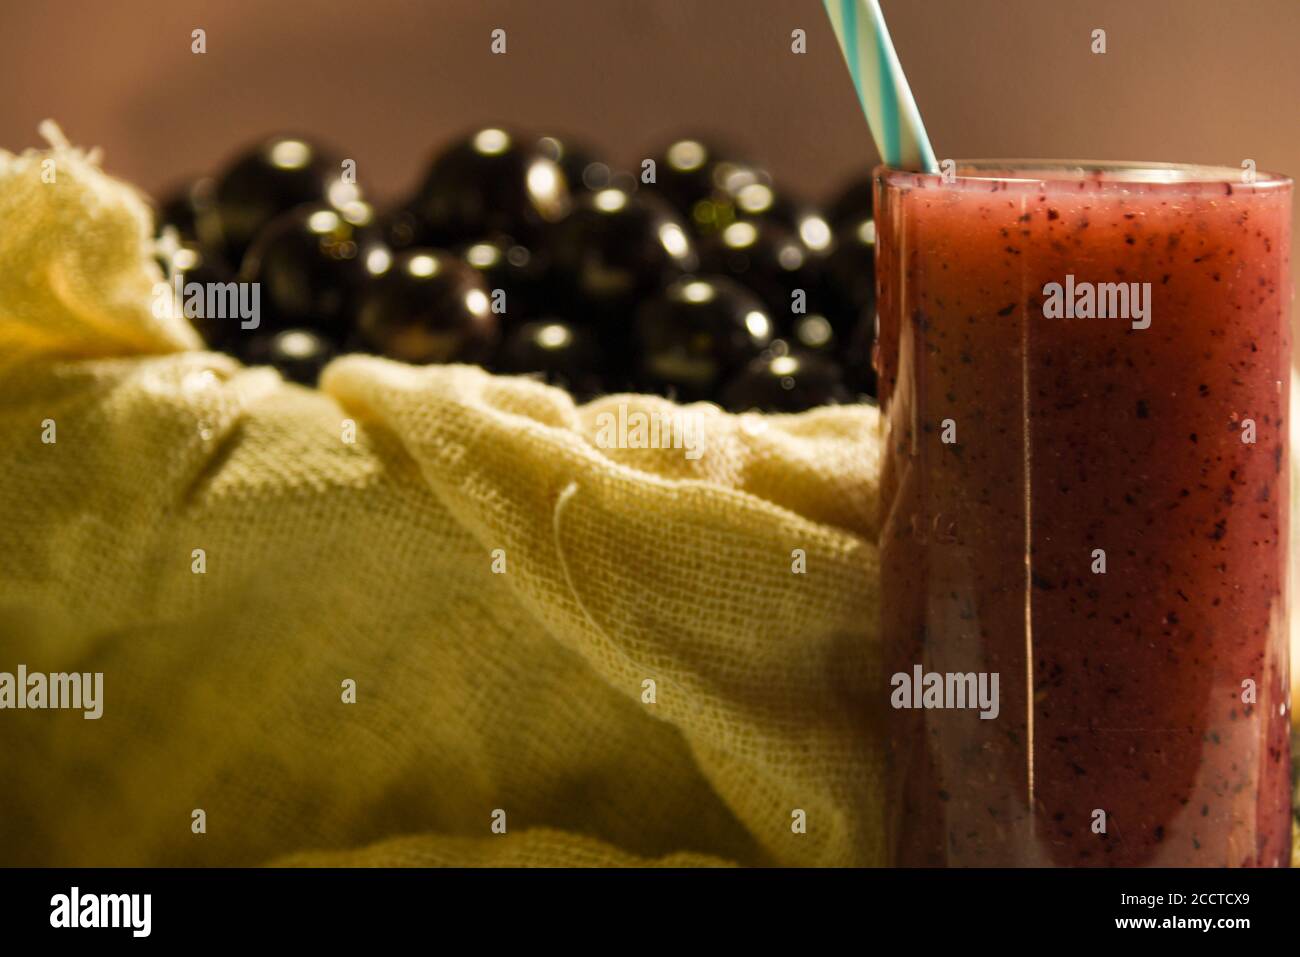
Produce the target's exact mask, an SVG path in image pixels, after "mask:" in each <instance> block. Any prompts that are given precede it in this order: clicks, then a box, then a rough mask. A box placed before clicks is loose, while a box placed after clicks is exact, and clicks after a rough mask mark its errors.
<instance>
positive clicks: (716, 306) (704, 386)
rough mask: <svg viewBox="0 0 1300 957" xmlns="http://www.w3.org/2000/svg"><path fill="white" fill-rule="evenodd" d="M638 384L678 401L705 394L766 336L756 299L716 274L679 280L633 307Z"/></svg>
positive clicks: (738, 366)
mask: <svg viewBox="0 0 1300 957" xmlns="http://www.w3.org/2000/svg"><path fill="white" fill-rule="evenodd" d="M636 337H637V338H636V355H637V356H638V364H639V372H640V375H639V380H640V382H641V384H642V386H643V387H644V388H647V389H651V390H654V391H660V392H666V393H669V394H671V395H672V396H674V397H675V398H678V399H681V400H682V401H688V402H690V401H696V400H700V399H709V398H712V397H713V396H714V394H715V393H716V390H717V388H718V387H719V386H720V385H721V384H722V383H723V382H725V381H726V380H727V379H728V378H730V377H731V376H732V375H733V374H734V373H736V372H737V371H739V370H740V369H742V368H743V367H744V366H745V365H746V363H748V362H749V361H750V360H752V359H753V358H755V357H756V356H758V355H759V354H760V353H761V352H762V351H763V349H764V348H765V347H766V346H767V345H768V343H769V342H770V341H771V338H772V323H771V320H770V319H769V318H768V315H767V312H766V311H765V310H764V308H763V304H762V302H760V301H759V299H758V298H757V297H756V296H755V295H754V294H753V293H751V292H750V291H749V290H747V289H745V288H744V287H742V286H740V285H739V284H737V283H735V282H733V281H731V280H730V279H725V278H722V277H704V278H693V277H688V278H685V279H680V280H678V281H677V282H675V283H673V284H672V285H671V286H669V287H668V288H667V289H665V290H664V291H663V292H662V293H661V294H660V295H658V296H656V297H654V298H653V299H648V300H646V301H645V302H644V303H643V304H642V306H641V308H640V309H639V310H638V311H637V319H636Z"/></svg>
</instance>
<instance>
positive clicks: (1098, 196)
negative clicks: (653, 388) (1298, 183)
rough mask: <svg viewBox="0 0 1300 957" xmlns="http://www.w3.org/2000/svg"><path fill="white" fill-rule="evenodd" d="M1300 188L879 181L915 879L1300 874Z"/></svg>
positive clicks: (886, 519) (1088, 173)
mask: <svg viewBox="0 0 1300 957" xmlns="http://www.w3.org/2000/svg"><path fill="white" fill-rule="evenodd" d="M1291 189H1292V184H1291V181H1290V180H1289V179H1286V178H1285V177H1281V176H1275V175H1269V174H1265V173H1258V174H1254V173H1253V172H1252V171H1246V170H1241V169H1232V168H1209V167H1195V166H1177V165H1164V164H1116V163H1092V162H1087V163H1084V162H1058V161H1050V162H1038V161H979V162H969V163H957V164H956V165H955V168H950V170H949V172H948V173H947V174H944V175H940V174H924V173H916V172H905V171H901V170H895V169H891V168H885V167H882V168H880V169H877V170H876V173H875V204H876V225H877V276H878V279H877V282H878V287H879V290H878V291H879V305H878V308H879V324H880V325H879V337H878V346H877V355H876V366H877V371H878V373H879V388H880V401H881V406H882V410H883V411H884V413H885V418H886V421H887V425H888V429H889V433H888V452H887V455H886V464H885V473H884V477H883V489H884V494H883V495H882V510H883V511H882V515H881V526H880V527H881V550H882V556H881V558H882V560H881V565H882V569H883V571H882V575H883V597H882V607H883V612H882V631H883V635H884V640H885V648H886V654H887V658H888V663H889V666H888V669H887V670H888V673H889V674H890V675H892V676H893V685H892V687H891V689H890V690H891V692H892V693H893V697H892V698H891V704H892V705H893V707H891V709H890V711H889V719H890V720H889V727H890V733H889V767H890V774H889V800H888V807H889V821H890V835H891V842H892V849H891V853H892V860H893V863H895V864H900V865H949V866H1007V865H1067V866H1136V865H1154V866H1175V867H1183V866H1214V867H1224V866H1283V865H1286V864H1287V863H1288V861H1289V853H1290V850H1289V849H1290V814H1289V801H1288V784H1289V746H1288V727H1289V715H1288V713H1287V712H1288V708H1289V705H1288V689H1289V684H1288V670H1287V669H1288V663H1287V641H1288V631H1287V608H1286V594H1285V583H1286V542H1287V522H1288V516H1287V508H1288V490H1289V462H1290V456H1289V454H1288V442H1287V434H1288V429H1289V424H1288V423H1287V422H1286V421H1285V419H1286V415H1287V410H1288V387H1289V382H1290V371H1289V370H1290V350H1291V344H1290V326H1289V309H1290V302H1291V277H1290V264H1289V260H1288V257H1289V247H1290V209H1291Z"/></svg>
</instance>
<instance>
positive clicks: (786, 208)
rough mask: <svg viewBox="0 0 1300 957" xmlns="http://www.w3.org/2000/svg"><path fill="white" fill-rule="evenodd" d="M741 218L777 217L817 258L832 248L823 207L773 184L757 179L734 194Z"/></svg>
mask: <svg viewBox="0 0 1300 957" xmlns="http://www.w3.org/2000/svg"><path fill="white" fill-rule="evenodd" d="M732 196H733V197H734V203H735V208H736V216H737V218H738V219H751V220H757V219H773V220H776V221H777V222H778V223H780V224H781V225H782V226H784V227H785V228H786V229H788V230H789V231H790V232H792V233H793V234H794V235H795V236H797V237H798V239H799V241H800V242H802V243H803V245H804V248H805V249H807V251H808V252H809V253H811V254H812V255H813V256H814V257H816V256H824V255H826V254H827V253H829V252H830V250H831V238H832V235H831V227H830V224H829V223H828V222H827V221H826V217H825V216H823V215H822V213H821V210H819V209H817V207H815V206H813V205H812V204H811V203H808V202H806V201H805V200H802V199H799V198H798V197H796V196H793V195H792V194H790V193H788V192H785V191H783V190H777V189H776V188H774V187H772V186H771V185H769V184H767V183H764V182H761V181H755V182H752V183H747V184H745V185H743V186H741V187H740V188H739V189H737V190H735V191H734V192H733V193H732Z"/></svg>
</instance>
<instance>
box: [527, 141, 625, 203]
mask: <svg viewBox="0 0 1300 957" xmlns="http://www.w3.org/2000/svg"><path fill="white" fill-rule="evenodd" d="M537 148H538V150H539V151H540V152H541V154H542V155H543V156H545V157H547V158H548V159H550V160H551V161H553V162H554V163H556V164H557V165H558V166H559V167H560V169H561V170H562V171H563V172H564V179H565V182H566V183H567V184H568V186H569V189H570V190H571V191H572V192H574V193H577V192H579V191H580V190H583V189H587V190H599V189H605V188H606V187H607V186H609V185H610V181H611V180H612V179H613V177H614V174H613V172H612V171H611V170H610V168H609V165H608V164H607V163H603V162H601V161H600V160H599V159H597V158H596V154H595V152H594V151H593V150H591V149H589V148H588V147H587V146H586V145H584V144H582V143H578V142H575V141H574V140H571V139H568V138H561V137H558V136H543V137H542V138H541V139H539V140H538V141H537Z"/></svg>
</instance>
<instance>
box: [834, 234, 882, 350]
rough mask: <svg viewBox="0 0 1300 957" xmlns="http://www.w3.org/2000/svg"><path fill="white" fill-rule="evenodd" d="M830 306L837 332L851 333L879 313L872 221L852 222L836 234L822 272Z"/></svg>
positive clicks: (874, 239) (874, 238)
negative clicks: (853, 328) (848, 329)
mask: <svg viewBox="0 0 1300 957" xmlns="http://www.w3.org/2000/svg"><path fill="white" fill-rule="evenodd" d="M822 275H823V280H824V282H825V292H826V300H827V301H826V305H827V307H828V308H829V309H831V310H833V312H834V313H835V315H834V318H835V319H836V320H837V321H836V325H837V328H839V329H841V330H847V328H849V327H851V326H853V325H856V324H857V322H858V320H859V319H860V318H861V317H863V316H873V317H874V314H875V310H876V224H875V223H874V222H873V221H872V220H871V218H870V217H867V218H863V219H858V220H854V221H851V222H849V223H848V224H846V225H845V226H843V227H842V228H841V229H840V230H839V231H838V232H837V233H836V234H835V246H834V249H833V250H832V251H831V254H830V255H829V256H828V257H827V258H826V263H825V268H824V269H823V271H822Z"/></svg>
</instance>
